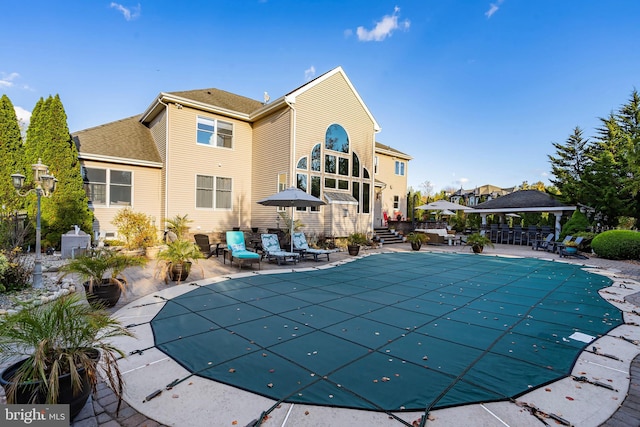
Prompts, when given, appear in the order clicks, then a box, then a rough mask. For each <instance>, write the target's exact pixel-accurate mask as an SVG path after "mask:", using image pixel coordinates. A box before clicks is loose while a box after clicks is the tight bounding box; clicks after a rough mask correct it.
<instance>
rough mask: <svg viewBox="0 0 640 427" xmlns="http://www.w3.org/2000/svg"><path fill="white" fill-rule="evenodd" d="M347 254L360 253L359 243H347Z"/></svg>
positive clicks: (354, 254)
mask: <svg viewBox="0 0 640 427" xmlns="http://www.w3.org/2000/svg"><path fill="white" fill-rule="evenodd" d="M347 250H348V251H349V255H353V256H356V255H358V254H359V253H360V245H347Z"/></svg>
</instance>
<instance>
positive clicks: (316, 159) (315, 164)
mask: <svg viewBox="0 0 640 427" xmlns="http://www.w3.org/2000/svg"><path fill="white" fill-rule="evenodd" d="M320 164H321V157H320V144H316V145H314V146H313V149H312V150H311V170H312V171H316V172H320Z"/></svg>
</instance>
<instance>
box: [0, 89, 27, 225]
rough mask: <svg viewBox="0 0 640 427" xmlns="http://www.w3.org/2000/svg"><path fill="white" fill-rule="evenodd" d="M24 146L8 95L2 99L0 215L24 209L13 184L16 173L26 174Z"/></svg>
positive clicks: (0, 126) (0, 101)
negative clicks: (12, 176)
mask: <svg viewBox="0 0 640 427" xmlns="http://www.w3.org/2000/svg"><path fill="white" fill-rule="evenodd" d="M23 156H24V153H23V145H22V136H21V135H20V125H19V123H18V118H17V116H16V112H15V109H14V108H13V104H12V103H11V100H10V99H9V98H8V97H7V95H2V98H0V159H2V161H1V162H0V214H7V213H11V212H15V211H17V210H18V209H20V208H21V207H22V202H23V200H22V198H21V197H20V196H18V194H17V193H16V190H15V189H14V188H13V184H12V182H11V175H12V174H14V173H21V174H23V175H24V174H25V171H24V169H23V167H22V158H23Z"/></svg>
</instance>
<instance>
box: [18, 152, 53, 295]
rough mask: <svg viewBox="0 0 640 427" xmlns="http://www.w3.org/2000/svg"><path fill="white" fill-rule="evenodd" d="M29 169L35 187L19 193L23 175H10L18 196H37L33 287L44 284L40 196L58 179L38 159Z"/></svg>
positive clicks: (49, 189)
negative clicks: (31, 172) (31, 194)
mask: <svg viewBox="0 0 640 427" xmlns="http://www.w3.org/2000/svg"><path fill="white" fill-rule="evenodd" d="M31 169H32V170H33V185H35V188H32V189H30V190H27V191H26V192H24V193H21V192H20V190H21V189H22V187H23V186H24V175H22V174H19V173H14V174H13V175H11V180H12V181H13V187H14V188H15V189H16V192H17V193H18V194H19V195H20V196H22V197H27V195H28V194H29V193H31V192H32V191H33V192H35V193H36V196H37V200H38V203H37V206H38V207H37V210H36V259H35V261H34V263H33V287H34V288H42V287H44V286H43V284H42V254H41V253H40V197H42V196H44V197H51V194H52V193H53V192H54V191H55V189H56V182H58V180H57V179H56V178H55V177H54V176H53V175H49V168H48V167H47V165H43V164H42V161H41V160H40V159H38V163H36V164H35V165H31Z"/></svg>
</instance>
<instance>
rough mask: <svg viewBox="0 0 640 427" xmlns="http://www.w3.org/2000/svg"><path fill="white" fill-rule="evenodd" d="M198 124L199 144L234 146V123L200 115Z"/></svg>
mask: <svg viewBox="0 0 640 427" xmlns="http://www.w3.org/2000/svg"><path fill="white" fill-rule="evenodd" d="M196 126H197V139H196V141H197V143H198V144H202V145H209V146H212V147H222V148H233V123H229V122H225V121H222V120H216V119H211V118H209V117H202V116H198V117H197V118H196Z"/></svg>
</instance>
